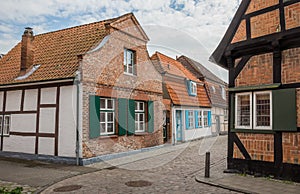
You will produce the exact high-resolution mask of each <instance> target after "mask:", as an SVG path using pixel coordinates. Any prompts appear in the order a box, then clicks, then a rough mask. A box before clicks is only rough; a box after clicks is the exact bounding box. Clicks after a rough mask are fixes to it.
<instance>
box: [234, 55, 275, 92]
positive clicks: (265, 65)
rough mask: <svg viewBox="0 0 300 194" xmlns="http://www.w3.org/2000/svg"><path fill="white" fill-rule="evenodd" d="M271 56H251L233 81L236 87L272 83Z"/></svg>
mask: <svg viewBox="0 0 300 194" xmlns="http://www.w3.org/2000/svg"><path fill="white" fill-rule="evenodd" d="M272 64H273V54H272V53H267V54H262V55H257V56H253V57H252V58H251V59H250V60H249V61H248V62H247V64H246V66H245V67H244V69H243V70H242V71H241V73H240V74H239V75H238V77H237V79H236V80H235V82H236V86H253V85H262V84H272V83H273V65H272Z"/></svg>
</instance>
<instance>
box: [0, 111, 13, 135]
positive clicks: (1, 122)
mask: <svg viewBox="0 0 300 194" xmlns="http://www.w3.org/2000/svg"><path fill="white" fill-rule="evenodd" d="M5 118H8V121H9V123H8V125H7V123H6V122H5V121H6V119H5ZM10 127H11V117H10V115H0V135H3V136H9V133H10ZM5 128H6V130H5V131H4V129H5ZM2 130H3V131H2Z"/></svg>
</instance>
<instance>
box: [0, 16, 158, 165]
mask: <svg viewBox="0 0 300 194" xmlns="http://www.w3.org/2000/svg"><path fill="white" fill-rule="evenodd" d="M148 40H149V39H148V37H147V35H146V34H145V32H144V31H143V29H142V28H141V26H140V25H139V23H138V21H137V20H136V18H135V17H134V15H133V14H125V15H123V16H120V17H118V18H113V19H109V20H104V21H100V22H95V23H91V24H86V25H81V26H76V27H71V28H67V29H62V30H58V31H54V32H49V33H45V34H39V35H34V34H33V30H32V29H31V28H26V30H25V32H24V34H23V36H22V41H21V42H20V43H18V44H17V45H16V46H15V47H14V48H12V49H11V50H10V51H9V52H8V53H7V54H6V55H5V56H3V58H2V59H1V60H0V130H1V139H0V143H1V144H0V150H1V152H0V154H1V155H4V156H16V157H17V156H18V157H27V158H33V159H38V158H45V159H52V160H56V161H60V160H61V159H63V160H65V161H69V162H73V163H74V162H75V159H76V161H77V163H81V164H87V163H90V162H92V161H95V160H99V158H98V159H97V157H99V156H103V155H106V154H111V153H119V152H124V151H129V150H136V149H140V148H144V147H150V146H155V145H159V144H162V143H163V139H162V126H161V123H162V110H161V107H162V106H160V105H161V104H162V102H161V101H162V84H161V76H160V74H159V73H158V72H157V71H156V69H155V67H154V66H153V64H152V62H151V60H150V57H149V55H148V52H147V49H146V43H147V42H148ZM145 72H147V74H145Z"/></svg>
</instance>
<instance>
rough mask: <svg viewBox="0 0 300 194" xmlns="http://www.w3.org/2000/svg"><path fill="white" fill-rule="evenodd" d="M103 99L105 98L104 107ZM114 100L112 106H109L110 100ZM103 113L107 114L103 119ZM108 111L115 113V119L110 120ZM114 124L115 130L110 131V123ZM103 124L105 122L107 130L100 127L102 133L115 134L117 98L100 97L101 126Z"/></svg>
mask: <svg viewBox="0 0 300 194" xmlns="http://www.w3.org/2000/svg"><path fill="white" fill-rule="evenodd" d="M101 100H105V106H104V108H101V104H102V103H101ZM110 100H111V101H112V108H108V106H107V105H108V101H110ZM101 113H104V114H105V120H104V121H101ZM108 113H112V114H113V120H112V121H108ZM111 123H112V124H113V131H112V132H108V131H107V129H108V127H107V126H108V124H111ZM102 124H105V129H104V130H105V132H101V129H100V135H112V134H115V99H112V98H100V128H101V126H102Z"/></svg>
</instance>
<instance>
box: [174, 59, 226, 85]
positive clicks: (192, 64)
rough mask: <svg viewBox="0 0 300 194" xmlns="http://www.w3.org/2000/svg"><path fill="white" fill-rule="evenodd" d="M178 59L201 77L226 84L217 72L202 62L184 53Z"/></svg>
mask: <svg viewBox="0 0 300 194" xmlns="http://www.w3.org/2000/svg"><path fill="white" fill-rule="evenodd" d="M177 61H179V62H180V63H182V64H183V65H184V67H185V68H187V69H188V70H190V71H191V72H192V73H194V74H195V75H196V76H197V77H198V78H199V79H205V80H206V81H213V82H217V83H219V84H222V85H226V83H225V82H224V81H223V80H221V79H220V78H218V77H217V76H216V75H215V74H213V73H212V72H211V71H209V70H208V69H207V68H206V67H204V66H203V65H202V64H201V63H199V62H197V61H195V60H193V59H191V58H189V57H186V56H184V55H182V56H180V57H179V58H178V59H177Z"/></svg>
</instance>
